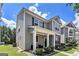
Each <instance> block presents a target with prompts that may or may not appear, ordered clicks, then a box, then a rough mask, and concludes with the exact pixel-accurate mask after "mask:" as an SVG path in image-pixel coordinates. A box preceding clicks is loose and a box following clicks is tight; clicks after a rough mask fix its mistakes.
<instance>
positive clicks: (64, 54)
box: [54, 50, 72, 56]
mask: <svg viewBox="0 0 79 59" xmlns="http://www.w3.org/2000/svg"><path fill="white" fill-rule="evenodd" d="M54 51H56V52H59V53H62V54H64V55H67V56H72V54H69V53H66V52H62V51H59V50H54Z"/></svg>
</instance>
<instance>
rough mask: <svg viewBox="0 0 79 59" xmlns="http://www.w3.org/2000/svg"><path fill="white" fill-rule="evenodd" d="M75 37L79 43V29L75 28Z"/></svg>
mask: <svg viewBox="0 0 79 59" xmlns="http://www.w3.org/2000/svg"><path fill="white" fill-rule="evenodd" d="M75 39H76V41H77V43H78V44H79V29H76V30H75Z"/></svg>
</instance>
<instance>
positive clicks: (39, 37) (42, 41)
mask: <svg viewBox="0 0 79 59" xmlns="http://www.w3.org/2000/svg"><path fill="white" fill-rule="evenodd" d="M44 38H45V36H43V35H38V42H37V46H38V45H41V46H43V47H45V41H44Z"/></svg>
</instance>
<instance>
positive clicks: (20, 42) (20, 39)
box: [16, 13, 25, 50]
mask: <svg viewBox="0 0 79 59" xmlns="http://www.w3.org/2000/svg"><path fill="white" fill-rule="evenodd" d="M24 28H25V27H24V13H21V14H20V15H18V16H17V23H16V42H17V46H18V47H20V48H22V49H23V50H25V29H24ZM18 30H20V31H19V32H18Z"/></svg>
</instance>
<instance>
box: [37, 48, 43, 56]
mask: <svg viewBox="0 0 79 59" xmlns="http://www.w3.org/2000/svg"><path fill="white" fill-rule="evenodd" d="M43 52H44V49H43V48H37V49H36V54H37V55H43Z"/></svg>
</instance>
